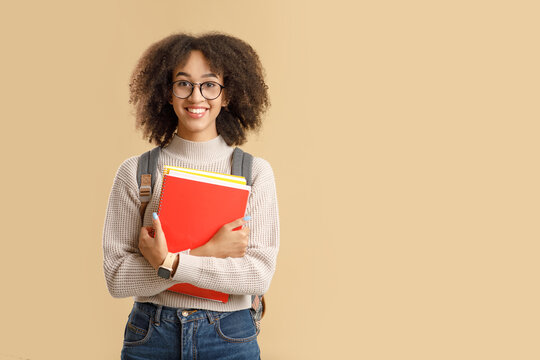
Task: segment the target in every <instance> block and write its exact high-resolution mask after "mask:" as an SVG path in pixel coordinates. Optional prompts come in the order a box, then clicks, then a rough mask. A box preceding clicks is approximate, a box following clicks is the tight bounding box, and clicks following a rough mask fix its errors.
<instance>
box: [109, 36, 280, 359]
mask: <svg viewBox="0 0 540 360" xmlns="http://www.w3.org/2000/svg"><path fill="white" fill-rule="evenodd" d="M130 92H131V97H130V103H132V104H134V106H135V109H136V121H137V125H138V126H139V127H140V128H142V130H143V133H144V136H145V138H147V139H148V140H149V141H150V142H153V143H155V144H157V145H159V146H160V147H161V153H160V157H159V159H158V170H159V171H158V172H161V170H162V169H163V166H164V165H173V166H181V167H187V168H194V169H200V170H205V171H213V172H219V173H225V174H230V173H231V161H232V153H233V150H234V147H233V146H235V145H240V144H242V143H244V142H245V140H246V133H247V132H248V131H249V130H257V129H259V128H260V126H261V121H262V120H261V115H262V113H263V112H264V111H265V110H266V108H267V107H268V105H269V101H268V97H267V86H266V84H265V82H264V78H263V70H262V66H261V64H260V61H259V58H258V56H257V54H256V53H255V51H254V50H253V49H252V48H251V46H249V45H248V44H246V43H245V42H243V41H242V40H239V39H237V38H234V37H231V36H228V35H224V34H218V33H211V34H204V35H202V36H191V35H186V34H174V35H171V36H168V37H166V38H164V39H162V40H161V41H158V42H156V43H155V44H153V45H152V46H150V47H149V48H148V49H147V50H146V52H145V53H144V54H143V56H142V57H141V59H140V60H139V62H138V64H137V66H136V68H135V70H134V72H133V75H132V78H131V82H130ZM138 158H139V157H138V156H135V157H131V158H129V159H127V160H126V161H124V162H123V163H122V165H120V168H119V169H118V172H117V173H116V177H115V179H114V183H113V187H112V190H111V194H110V197H109V204H108V208H107V215H106V219H105V226H104V231H103V252H104V263H103V267H104V271H105V278H106V280H107V286H108V288H109V292H110V293H111V295H112V296H114V297H128V296H132V297H133V298H134V301H135V302H134V305H133V309H132V310H131V313H130V314H129V317H128V321H127V324H126V328H125V333H124V344H123V348H122V358H123V359H179V358H182V359H258V358H259V357H260V355H259V346H258V344H257V335H258V328H257V326H256V324H255V321H254V319H253V315H252V312H251V311H250V310H249V309H250V307H251V295H254V294H264V293H265V292H266V291H267V290H268V287H269V285H270V281H271V279H272V276H273V273H274V269H275V264H276V257H277V253H278V247H279V219H278V206H277V199H276V189H275V183H274V175H273V172H272V168H271V167H270V165H269V163H268V162H267V161H265V160H263V159H261V158H257V157H255V158H254V159H253V167H252V179H253V180H252V181H253V183H252V189H251V194H250V197H249V200H248V206H247V210H246V217H245V218H241V219H237V220H235V221H233V222H232V223H229V224H224V226H223V227H222V228H221V229H220V230H219V231H218V232H217V233H216V234H215V235H214V236H213V237H212V238H211V239H210V240H209V241H208V243H206V244H205V245H203V246H201V247H199V248H196V249H191V251H190V252H189V253H185V252H181V253H175V254H169V252H168V249H167V243H166V238H165V235H164V234H163V231H162V230H161V225H160V221H159V217H158V216H157V214H156V212H157V209H158V205H159V193H160V191H159V189H161V182H162V176H161V174H159V175H158V178H157V180H156V184H155V189H156V191H154V194H153V196H152V199H151V201H150V202H149V204H148V206H147V208H146V211H145V214H144V217H143V219H141V215H140V213H139V208H140V206H141V202H140V200H139V189H138V185H137V179H136V171H137V162H138ZM239 226H243V228H242V229H241V230H237V231H234V230H233V229H235V228H237V227H239ZM152 229H153V230H154V231H155V236H154V237H152V236H151V235H150V234H151V233H152V231H151V230H152ZM166 259H167V261H172V272H171V275H170V278H163V277H161V276H158V273H157V270H158V269H159V267H160V266H161V265H163V264H164V262H165V261H166ZM177 283H190V284H193V285H195V286H198V287H202V288H206V289H212V290H216V291H220V292H224V293H227V294H230V296H229V300H228V301H227V302H226V303H221V302H216V301H211V300H207V299H202V298H197V297H192V296H188V295H183V294H181V293H177V292H173V291H168V290H167V289H168V288H169V287H171V286H172V285H174V284H177Z"/></svg>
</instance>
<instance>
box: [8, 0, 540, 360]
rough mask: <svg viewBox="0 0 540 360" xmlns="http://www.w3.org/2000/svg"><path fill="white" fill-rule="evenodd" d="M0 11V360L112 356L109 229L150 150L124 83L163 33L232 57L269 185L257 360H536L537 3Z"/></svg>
mask: <svg viewBox="0 0 540 360" xmlns="http://www.w3.org/2000/svg"><path fill="white" fill-rule="evenodd" d="M14 3H15V2H10V5H6V4H5V3H2V5H0V6H1V8H0V14H2V15H0V16H1V18H0V27H1V30H2V31H1V35H0V36H1V44H2V57H1V64H2V66H1V68H0V69H1V70H0V71H1V81H0V84H1V94H0V95H1V99H2V106H1V107H0V116H1V123H2V127H1V130H2V132H1V134H2V141H1V142H0V143H1V146H2V165H1V166H2V169H3V170H2V177H1V179H2V180H1V184H0V189H1V196H2V200H3V201H2V203H3V206H2V210H1V211H2V219H3V223H2V230H3V238H2V245H3V246H2V251H1V254H2V261H1V262H0V264H1V265H0V266H1V268H0V273H1V274H2V296H1V298H2V300H1V309H2V315H1V318H2V326H1V330H0V339H1V346H0V359H32V360H34V359H36V360H37V359H115V358H119V353H120V349H121V345H122V335H123V330H124V326H125V321H126V319H127V315H128V313H129V310H130V308H131V304H132V300H131V299H129V298H128V299H113V298H112V297H111V296H110V295H109V294H108V292H107V289H106V285H105V281H104V277H103V273H102V267H101V266H102V250H101V231H102V226H103V221H104V214H105V209H106V205H107V199H108V194H109V190H110V187H111V185H112V180H113V177H114V174H115V171H116V169H117V168H118V166H119V165H120V163H121V162H122V161H123V160H124V159H125V158H127V157H129V156H132V155H137V154H140V153H142V152H143V151H145V150H147V149H149V148H150V145H149V144H147V143H146V142H144V141H143V140H141V136H140V134H139V133H137V132H136V131H135V129H134V121H133V116H132V113H131V111H132V110H131V108H130V107H129V105H128V86H127V82H128V77H129V75H130V72H131V70H132V69H133V67H134V65H135V62H136V61H137V59H138V58H139V56H140V55H141V53H142V52H143V51H144V50H145V49H146V48H147V47H148V46H149V45H150V44H151V43H153V42H154V41H157V40H159V39H161V38H163V37H164V36H166V35H169V34H170V33H172V32H176V31H190V32H196V33H197V32H201V31H207V30H221V31H225V32H228V33H230V34H232V35H235V36H238V37H240V38H242V39H245V40H246V41H248V42H249V43H250V44H252V45H253V47H254V48H255V49H257V51H258V52H259V54H260V56H261V59H262V61H263V64H264V66H265V68H266V72H267V78H268V84H269V86H270V95H271V100H272V107H271V110H270V111H269V112H268V114H267V116H266V119H265V125H264V129H263V131H262V132H261V134H260V135H259V136H252V137H251V139H250V142H249V143H248V144H247V145H246V146H245V147H244V148H245V149H246V150H248V151H250V152H252V153H254V154H256V155H258V156H261V157H263V158H266V159H267V160H269V161H270V162H271V164H272V165H273V168H274V171H275V173H276V181H277V187H278V195H279V203H280V213H281V224H282V233H281V241H282V243H281V251H280V255H279V261H278V268H277V271H276V274H275V277H274V280H273V283H272V286H271V290H270V291H269V293H268V294H267V297H268V301H269V306H270V310H269V313H268V315H267V317H266V318H265V320H264V325H263V326H264V327H263V331H262V334H261V336H260V344H261V348H262V352H263V356H264V358H265V359H337V358H350V359H415V360H418V359H430V360H431V359H538V358H539V357H540V348H539V347H538V338H539V336H540V330H539V327H538V324H539V321H540V316H539V315H540V314H539V307H538V304H539V300H540V299H539V295H540V293H539V291H538V270H539V266H538V260H537V259H538V251H539V245H538V240H539V239H540V237H539V235H540V234H539V233H540V231H539V229H538V216H539V212H540V211H539V200H540V194H539V190H538V187H539V180H540V178H539V177H540V176H539V175H540V173H539V169H538V153H539V150H540V146H539V141H538V131H539V130H540V129H539V128H540V127H539V124H538V121H539V115H540V110H539V103H538V99H539V95H540V85H539V84H540V71H539V66H538V64H540V51H539V47H538V43H539V31H540V23H539V21H538V15H539V10H540V8H539V6H538V5H536V4H537V2H535V1H476V0H474V1H471V0H469V1H369V2H367V1H366V2H357V1H343V0H334V1H330V2H321V3H315V2H313V1H292V2H289V1H248V0H246V1H236V0H229V1H218V0H215V1H189V2H188V1H165V0H160V1H126V0H124V1H86V2H79V1H26V2H18V3H17V5H13V4H14Z"/></svg>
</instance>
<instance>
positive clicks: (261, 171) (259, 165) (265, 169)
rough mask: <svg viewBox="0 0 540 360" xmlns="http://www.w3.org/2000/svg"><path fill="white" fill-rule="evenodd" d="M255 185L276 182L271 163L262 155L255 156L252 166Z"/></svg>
mask: <svg viewBox="0 0 540 360" xmlns="http://www.w3.org/2000/svg"><path fill="white" fill-rule="evenodd" d="M251 171H252V176H253V185H254V186H257V185H259V184H264V183H268V182H270V183H274V182H275V179H274V170H273V169H272V166H271V165H270V163H269V162H268V161H267V160H265V159H263V158H260V157H256V156H253V166H252V170H251Z"/></svg>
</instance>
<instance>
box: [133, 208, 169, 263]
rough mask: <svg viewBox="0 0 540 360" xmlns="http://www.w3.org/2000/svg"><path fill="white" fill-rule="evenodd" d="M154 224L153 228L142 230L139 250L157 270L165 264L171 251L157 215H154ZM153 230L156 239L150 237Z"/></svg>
mask: <svg viewBox="0 0 540 360" xmlns="http://www.w3.org/2000/svg"><path fill="white" fill-rule="evenodd" d="M152 224H153V227H149V226H145V227H142V228H141V232H140V233H139V250H140V251H141V253H142V255H143V256H144V257H145V258H146V260H148V262H149V263H150V265H152V267H153V268H154V269H156V270H157V269H158V268H159V266H160V265H161V264H163V261H165V257H167V253H168V252H169V250H168V248H167V241H166V240H165V234H164V233H163V230H162V229H161V222H160V221H159V218H158V216H157V214H156V213H154V219H153V220H152ZM152 229H153V230H154V237H152V236H150V232H151V231H152Z"/></svg>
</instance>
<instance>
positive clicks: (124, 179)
mask: <svg viewBox="0 0 540 360" xmlns="http://www.w3.org/2000/svg"><path fill="white" fill-rule="evenodd" d="M136 168H137V157H133V158H130V159H127V160H126V161H124V163H123V164H122V165H121V166H120V168H119V169H118V172H117V173H116V177H115V179H114V183H113V186H112V189H111V193H110V196H109V204H108V206H107V214H106V217H105V225H104V228H103V270H104V272H105V279H106V281H107V287H108V289H109V292H110V294H111V295H112V296H113V297H128V296H152V295H156V294H158V293H160V292H162V291H164V290H166V289H167V288H169V287H170V286H172V285H173V284H175V281H173V280H170V279H163V278H160V277H159V276H157V274H156V270H154V268H153V267H152V266H151V265H150V264H149V263H148V261H147V260H146V259H145V258H144V257H143V256H142V254H141V252H140V251H139V248H138V242H139V232H140V229H141V226H142V225H141V223H142V221H141V216H140V213H139V207H140V200H139V195H138V193H137V184H136V179H135V178H134V176H133V169H136Z"/></svg>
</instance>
